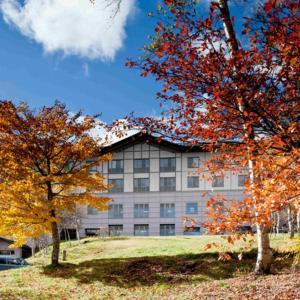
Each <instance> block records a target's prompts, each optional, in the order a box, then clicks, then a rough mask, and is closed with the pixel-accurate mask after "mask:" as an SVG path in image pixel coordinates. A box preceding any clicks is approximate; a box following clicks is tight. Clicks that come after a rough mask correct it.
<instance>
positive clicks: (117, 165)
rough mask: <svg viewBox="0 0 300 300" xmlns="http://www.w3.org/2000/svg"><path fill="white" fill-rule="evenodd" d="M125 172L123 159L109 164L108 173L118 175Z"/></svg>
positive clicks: (114, 160)
mask: <svg viewBox="0 0 300 300" xmlns="http://www.w3.org/2000/svg"><path fill="white" fill-rule="evenodd" d="M123 172H124V167H123V160H122V159H113V160H111V161H109V162H108V173H110V174H118V173H123Z"/></svg>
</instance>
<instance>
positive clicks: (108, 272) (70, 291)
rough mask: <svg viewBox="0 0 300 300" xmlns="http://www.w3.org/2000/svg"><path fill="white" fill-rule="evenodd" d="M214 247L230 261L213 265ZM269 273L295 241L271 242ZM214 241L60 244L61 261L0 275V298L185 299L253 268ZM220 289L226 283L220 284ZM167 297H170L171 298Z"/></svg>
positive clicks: (285, 261)
mask: <svg viewBox="0 0 300 300" xmlns="http://www.w3.org/2000/svg"><path fill="white" fill-rule="evenodd" d="M211 242H218V243H221V244H222V245H223V247H224V248H223V249H222V251H229V250H230V251H233V252H236V253H233V254H232V257H233V258H232V260H231V261H229V262H222V261H219V260H218V254H217V253H216V252H215V251H216V250H215V249H210V250H209V251H204V247H205V245H206V244H207V243H211ZM271 242H272V247H273V248H274V249H276V251H277V255H276V261H275V263H274V266H275V269H274V271H282V270H283V269H284V268H287V267H289V265H290V264H291V262H292V256H291V255H290V254H285V253H284V252H285V251H289V250H292V249H293V248H294V247H295V244H296V241H295V240H289V239H288V238H287V237H285V236H283V235H280V236H277V237H272V240H271ZM245 246H246V244H245V243H243V242H239V243H237V244H236V245H235V246H234V247H233V248H228V246H227V244H226V243H225V242H224V241H223V239H222V238H221V237H219V236H201V237H183V236H180V237H164V238H163V237H147V238H133V237H130V238H108V239H104V240H101V239H85V240H83V241H82V243H81V244H80V245H78V244H77V242H72V244H71V246H70V245H69V243H63V244H62V247H61V248H62V249H66V250H67V261H66V262H63V264H62V266H61V267H59V268H55V269H54V268H52V267H50V266H48V264H49V262H50V255H42V254H38V255H37V256H36V257H35V258H31V259H29V260H28V261H29V263H30V264H31V267H28V268H24V269H16V270H9V271H1V272H0V299H66V300H69V299H83V300H85V299H190V298H189V288H191V287H195V286H197V285H201V284H202V283H207V282H210V281H214V280H219V281H220V282H221V283H222V280H226V279H227V278H232V277H238V276H240V275H242V274H245V273H249V272H251V270H252V269H253V267H254V263H255V251H252V252H251V251H250V252H249V253H247V254H246V255H245V256H244V259H243V260H242V261H239V260H238V259H237V252H240V251H242V249H243V248H244V247H245ZM224 285H225V286H226V284H225V283H224ZM172 297H173V298H172Z"/></svg>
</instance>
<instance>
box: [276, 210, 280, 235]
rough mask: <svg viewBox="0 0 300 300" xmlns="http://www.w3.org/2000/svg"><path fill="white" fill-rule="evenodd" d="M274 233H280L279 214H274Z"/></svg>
mask: <svg viewBox="0 0 300 300" xmlns="http://www.w3.org/2000/svg"><path fill="white" fill-rule="evenodd" d="M276 216H277V219H276V233H277V234H278V233H280V212H276Z"/></svg>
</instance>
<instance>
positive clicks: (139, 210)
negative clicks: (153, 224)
mask: <svg viewBox="0 0 300 300" xmlns="http://www.w3.org/2000/svg"><path fill="white" fill-rule="evenodd" d="M134 217H135V218H148V217H149V204H145V203H142V204H134Z"/></svg>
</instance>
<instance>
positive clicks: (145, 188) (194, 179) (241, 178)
mask: <svg viewBox="0 0 300 300" xmlns="http://www.w3.org/2000/svg"><path fill="white" fill-rule="evenodd" d="M246 178H247V177H246V175H238V186H239V187H243V186H244V184H245V181H246ZM108 183H109V184H110V185H111V186H112V188H111V190H110V193H122V192H124V179H123V178H118V179H109V180H108ZM187 187H188V188H199V176H188V178H187ZM212 187H213V188H214V187H224V177H222V176H215V177H214V178H213V180H212ZM159 190H160V191H161V192H172V191H176V177H160V180H159ZM133 191H134V192H149V191H150V179H149V178H134V180H133Z"/></svg>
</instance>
